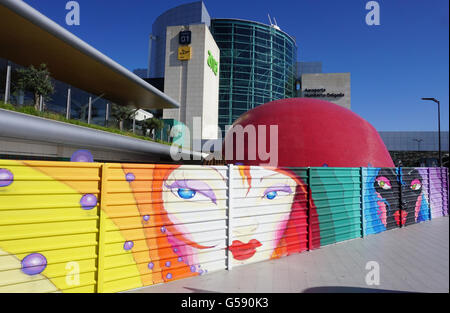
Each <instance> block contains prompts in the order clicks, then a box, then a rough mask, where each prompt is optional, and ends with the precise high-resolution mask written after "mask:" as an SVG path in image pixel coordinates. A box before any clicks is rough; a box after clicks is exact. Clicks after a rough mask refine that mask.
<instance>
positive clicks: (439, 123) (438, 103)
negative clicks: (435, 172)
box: [422, 98, 442, 167]
mask: <svg viewBox="0 0 450 313" xmlns="http://www.w3.org/2000/svg"><path fill="white" fill-rule="evenodd" d="M422 100H429V101H433V102H436V103H437V105H438V136H439V167H442V159H441V103H440V102H439V101H438V100H436V99H435V98H422Z"/></svg>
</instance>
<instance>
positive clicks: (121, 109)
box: [111, 103, 138, 131]
mask: <svg viewBox="0 0 450 313" xmlns="http://www.w3.org/2000/svg"><path fill="white" fill-rule="evenodd" d="M137 110H138V109H134V108H130V107H126V106H122V105H117V104H115V103H113V104H112V106H111V115H112V116H113V117H114V118H115V119H116V120H117V121H118V122H119V128H120V130H121V131H123V121H125V120H128V119H130V118H131V117H132V116H133V115H134V113H135V112H136V111H137Z"/></svg>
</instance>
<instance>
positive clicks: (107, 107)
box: [105, 102, 109, 127]
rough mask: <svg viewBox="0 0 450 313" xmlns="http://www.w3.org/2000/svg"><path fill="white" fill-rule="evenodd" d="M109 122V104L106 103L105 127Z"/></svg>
mask: <svg viewBox="0 0 450 313" xmlns="http://www.w3.org/2000/svg"><path fill="white" fill-rule="evenodd" d="M108 120H109V102H107V103H106V111H105V126H106V127H108Z"/></svg>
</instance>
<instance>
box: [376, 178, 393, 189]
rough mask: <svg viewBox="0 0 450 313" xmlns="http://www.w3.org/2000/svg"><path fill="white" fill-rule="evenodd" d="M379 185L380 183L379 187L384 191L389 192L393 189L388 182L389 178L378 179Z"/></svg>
mask: <svg viewBox="0 0 450 313" xmlns="http://www.w3.org/2000/svg"><path fill="white" fill-rule="evenodd" d="M377 183H378V186H380V187H381V188H382V189H384V190H389V189H391V188H392V187H391V184H390V183H389V182H388V180H387V178H385V177H380V178H379V179H377Z"/></svg>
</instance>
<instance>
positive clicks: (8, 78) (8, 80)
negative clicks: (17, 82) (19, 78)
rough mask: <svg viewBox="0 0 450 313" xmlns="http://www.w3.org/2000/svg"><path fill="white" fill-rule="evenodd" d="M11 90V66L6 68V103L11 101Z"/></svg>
mask: <svg viewBox="0 0 450 313" xmlns="http://www.w3.org/2000/svg"><path fill="white" fill-rule="evenodd" d="M10 88H11V65H9V61H8V66H7V67H6V86H5V103H8V101H9V95H10V92H9V91H10Z"/></svg>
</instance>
